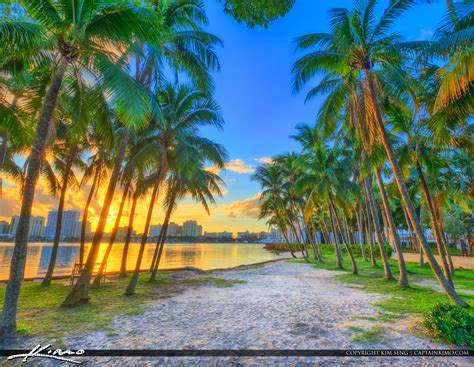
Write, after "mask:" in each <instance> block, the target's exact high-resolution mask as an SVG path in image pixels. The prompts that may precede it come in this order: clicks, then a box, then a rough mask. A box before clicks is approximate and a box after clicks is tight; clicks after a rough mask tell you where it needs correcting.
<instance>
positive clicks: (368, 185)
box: [364, 177, 394, 279]
mask: <svg viewBox="0 0 474 367" xmlns="http://www.w3.org/2000/svg"><path fill="white" fill-rule="evenodd" d="M364 181H365V188H366V190H367V197H368V199H369V207H370V212H371V214H372V219H373V223H374V229H375V238H376V239H377V242H378V244H379V250H380V258H381V259H382V263H383V269H384V278H385V279H394V278H393V275H392V271H391V270H390V264H389V263H388V259H387V254H386V253H385V249H384V243H383V238H382V233H381V232H380V223H379V212H378V210H377V205H376V203H375V198H374V192H373V190H372V183H371V182H370V180H369V178H368V177H366V178H365V180H364Z"/></svg>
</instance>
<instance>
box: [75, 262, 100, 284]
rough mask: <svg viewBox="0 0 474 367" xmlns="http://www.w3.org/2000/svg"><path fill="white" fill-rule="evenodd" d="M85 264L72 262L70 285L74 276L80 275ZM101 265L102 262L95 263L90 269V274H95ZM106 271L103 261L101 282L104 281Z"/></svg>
mask: <svg viewBox="0 0 474 367" xmlns="http://www.w3.org/2000/svg"><path fill="white" fill-rule="evenodd" d="M85 265H86V264H83V263H74V267H73V268H72V272H71V285H73V284H74V281H75V280H76V278H79V277H80V276H81V274H82V271H83V270H84V266H85ZM101 266H102V263H97V264H95V265H94V268H93V269H92V274H97V273H98V272H99V269H100V267H101ZM106 272H107V262H105V263H104V271H103V272H102V281H103V282H105V273H106Z"/></svg>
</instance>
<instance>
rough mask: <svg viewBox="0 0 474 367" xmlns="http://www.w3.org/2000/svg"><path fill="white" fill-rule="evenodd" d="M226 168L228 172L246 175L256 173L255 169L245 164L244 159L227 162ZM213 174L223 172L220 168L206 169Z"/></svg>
mask: <svg viewBox="0 0 474 367" xmlns="http://www.w3.org/2000/svg"><path fill="white" fill-rule="evenodd" d="M224 168H225V169H226V170H228V171H232V172H236V173H240V174H244V173H253V172H255V167H254V166H252V165H250V164H247V163H245V162H244V161H243V160H242V159H232V160H230V161H229V162H227V163H226V164H225V166H224ZM206 169H207V170H208V171H210V172H212V173H216V174H219V173H220V172H221V170H220V169H219V168H218V167H215V166H212V167H207V168H206Z"/></svg>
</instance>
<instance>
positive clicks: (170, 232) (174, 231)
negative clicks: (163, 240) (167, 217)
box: [166, 222, 181, 237]
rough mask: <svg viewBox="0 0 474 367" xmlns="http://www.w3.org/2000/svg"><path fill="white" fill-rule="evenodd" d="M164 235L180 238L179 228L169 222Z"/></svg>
mask: <svg viewBox="0 0 474 367" xmlns="http://www.w3.org/2000/svg"><path fill="white" fill-rule="evenodd" d="M166 235H167V236H168V237H180V236H181V226H180V225H178V224H176V223H174V222H171V223H169V224H168V229H167V230H166Z"/></svg>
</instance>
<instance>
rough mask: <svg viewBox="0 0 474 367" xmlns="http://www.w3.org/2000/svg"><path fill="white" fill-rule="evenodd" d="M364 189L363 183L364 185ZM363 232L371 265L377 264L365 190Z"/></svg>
mask: <svg viewBox="0 0 474 367" xmlns="http://www.w3.org/2000/svg"><path fill="white" fill-rule="evenodd" d="M364 189H365V185H364ZM365 213H366V215H365V232H366V236H367V242H368V243H369V250H370V261H371V264H372V267H376V266H377V259H376V258H375V252H374V241H373V238H372V226H371V223H372V221H371V214H370V210H369V198H368V197H367V192H366V197H365Z"/></svg>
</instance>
